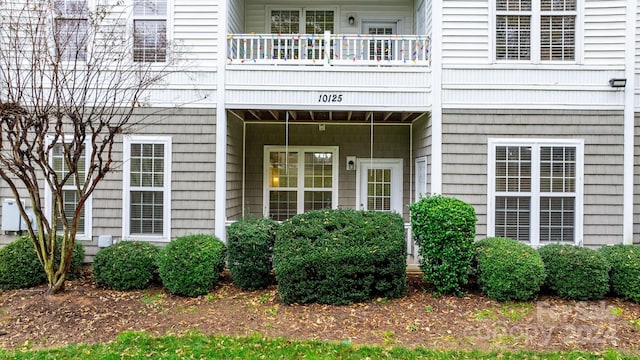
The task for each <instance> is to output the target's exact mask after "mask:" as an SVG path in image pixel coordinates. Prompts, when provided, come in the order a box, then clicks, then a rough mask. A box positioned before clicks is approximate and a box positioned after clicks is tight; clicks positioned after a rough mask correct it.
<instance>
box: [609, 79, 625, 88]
mask: <svg viewBox="0 0 640 360" xmlns="http://www.w3.org/2000/svg"><path fill="white" fill-rule="evenodd" d="M609 86H611V87H612V88H623V87H625V86H627V79H609Z"/></svg>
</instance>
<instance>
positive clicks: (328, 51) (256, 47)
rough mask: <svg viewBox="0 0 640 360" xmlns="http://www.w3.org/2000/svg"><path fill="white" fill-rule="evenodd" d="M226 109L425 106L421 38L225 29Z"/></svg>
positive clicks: (426, 61) (427, 80) (426, 63)
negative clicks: (246, 31) (269, 32)
mask: <svg viewBox="0 0 640 360" xmlns="http://www.w3.org/2000/svg"><path fill="white" fill-rule="evenodd" d="M227 41H228V54H227V65H226V69H227V71H226V80H225V83H226V85H225V86H226V87H225V94H226V104H227V108H229V109H244V110H247V109H249V110H250V109H253V110H255V111H254V113H257V111H258V110H268V111H273V110H287V111H292V110H304V111H320V112H322V111H346V112H349V111H363V112H370V111H385V112H417V113H422V112H426V111H429V110H430V106H431V68H430V53H431V48H430V39H429V37H428V36H425V35H367V34H356V35H340V34H331V33H329V32H326V33H324V34H323V35H312V34H287V35H285V34H230V35H228V36H227Z"/></svg>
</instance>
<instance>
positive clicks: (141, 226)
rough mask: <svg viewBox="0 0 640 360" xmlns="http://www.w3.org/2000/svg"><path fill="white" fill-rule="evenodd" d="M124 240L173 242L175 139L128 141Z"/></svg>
mask: <svg viewBox="0 0 640 360" xmlns="http://www.w3.org/2000/svg"><path fill="white" fill-rule="evenodd" d="M123 199H124V208H123V217H122V218H123V231H124V234H123V237H124V238H125V239H139V240H151V241H169V240H170V229H171V224H170V219H171V217H170V212H171V137H167V136H131V137H127V138H125V141H124V193H123Z"/></svg>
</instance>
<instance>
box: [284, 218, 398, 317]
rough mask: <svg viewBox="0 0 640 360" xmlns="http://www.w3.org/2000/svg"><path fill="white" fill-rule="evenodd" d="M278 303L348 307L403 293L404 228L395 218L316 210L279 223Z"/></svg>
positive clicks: (395, 296)
mask: <svg viewBox="0 0 640 360" xmlns="http://www.w3.org/2000/svg"><path fill="white" fill-rule="evenodd" d="M273 257H274V271H275V276H276V280H277V282H278V292H279V293H280V297H281V298H282V301H284V302H285V303H287V304H290V303H294V302H297V303H309V302H318V303H324V304H336V305H341V304H350V303H353V302H360V301H366V300H369V299H371V298H373V297H384V298H398V297H402V296H404V295H405V293H406V290H407V274H406V267H407V250H406V243H405V237H404V224H403V221H402V217H401V216H400V215H398V214H391V213H383V212H373V211H355V210H346V209H343V210H317V211H310V212H307V213H304V214H299V215H296V216H294V217H293V218H291V219H289V220H287V221H285V222H284V223H283V224H282V225H281V226H280V229H279V230H278V234H277V236H276V242H275V246H274V255H273Z"/></svg>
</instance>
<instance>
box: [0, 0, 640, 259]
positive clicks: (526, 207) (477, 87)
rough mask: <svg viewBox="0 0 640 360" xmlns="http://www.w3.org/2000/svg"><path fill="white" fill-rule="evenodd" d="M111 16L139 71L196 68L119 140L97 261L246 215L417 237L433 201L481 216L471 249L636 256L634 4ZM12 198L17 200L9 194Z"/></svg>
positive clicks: (104, 193)
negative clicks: (179, 63) (333, 214)
mask: <svg viewBox="0 0 640 360" xmlns="http://www.w3.org/2000/svg"><path fill="white" fill-rule="evenodd" d="M89 6H91V4H89ZM118 9H120V11H121V12H122V13H124V14H125V16H123V18H125V19H127V20H126V24H124V26H125V28H126V29H137V28H140V29H144V35H139V33H138V32H134V51H133V53H132V54H131V56H132V58H133V59H134V60H135V61H140V62H150V63H160V64H165V63H168V62H170V61H171V60H172V59H182V60H183V64H184V61H186V62H187V63H188V66H186V67H184V66H183V68H181V69H180V71H176V72H175V73H172V74H171V75H170V76H169V77H168V78H167V81H166V83H165V84H163V86H161V87H158V88H157V89H154V90H153V91H152V92H151V93H150V94H149V97H148V99H149V106H148V107H145V108H144V109H141V110H140V111H141V112H149V113H148V114H147V115H149V114H151V115H150V116H145V120H144V123H143V124H141V125H143V126H139V128H138V129H137V130H136V131H135V132H134V133H133V134H132V135H130V136H125V137H122V139H120V141H119V142H118V143H117V154H116V155H117V161H118V162H119V164H120V165H119V166H116V167H115V169H114V171H112V173H111V174H110V175H108V177H107V178H106V179H105V180H104V181H103V182H102V183H101V185H100V186H99V188H98V189H97V190H96V191H95V193H94V195H93V197H92V201H91V203H90V206H88V207H87V209H85V226H84V228H83V233H82V234H81V235H80V236H79V237H78V238H79V240H81V241H83V242H84V244H85V247H86V249H87V254H88V255H89V256H92V255H94V254H95V253H96V252H97V251H98V249H99V248H100V246H104V245H106V244H108V243H110V242H113V241H121V240H123V239H139V240H147V241H151V242H154V243H158V244H162V243H166V242H168V241H170V240H171V239H174V238H176V237H178V236H181V235H185V234H189V233H199V232H206V233H214V234H216V235H217V236H218V237H220V238H223V239H224V238H225V233H226V226H227V225H228V223H229V222H232V221H236V220H239V219H241V218H243V217H245V216H258V217H261V216H267V217H272V218H274V219H276V220H285V219H287V218H289V217H291V216H293V215H295V214H297V213H301V212H304V211H308V210H312V209H320V208H328V207H329V208H354V209H365V210H380V211H396V212H399V213H400V214H402V215H403V217H404V218H405V221H406V222H407V223H408V222H409V213H408V205H409V204H410V203H411V202H413V201H415V200H416V199H418V198H419V197H420V196H423V195H428V194H443V195H446V196H455V197H457V198H459V199H461V200H463V201H465V202H468V203H470V204H471V205H473V207H474V208H475V210H476V213H477V215H478V224H477V237H478V238H482V237H485V236H506V237H511V238H515V239H518V240H521V241H523V242H526V243H528V244H531V245H533V246H540V245H544V244H546V243H550V242H554V243H555V242H562V243H570V244H576V245H580V246H589V247H598V246H602V245H607V244H617V243H640V92H639V91H638V89H639V88H640V84H639V83H640V81H638V80H640V79H639V77H638V74H640V70H639V69H640V66H639V65H640V42H638V40H637V39H638V38H639V37H640V34H638V32H640V30H638V29H640V22H639V19H638V18H639V16H638V14H639V13H640V8H639V7H638V4H637V1H635V0H631V1H622V0H620V1H603V0H597V1H596V0H553V1H551V0H515V1H504V0H459V1H444V0H399V1H398V0H394V1H388V0H370V1H362V2H359V1H342V0H337V1H326V0H308V1H303V2H300V1H292V0H283V1H271V0H226V1H220V0H216V1H203V0H190V1H178V0H126V1H125V4H123V5H122V6H120V7H118ZM141 9H142V10H141ZM127 12H128V13H127ZM121 15H122V14H121ZM136 36H139V37H140V38H139V39H136ZM136 41H140V43H141V44H142V43H144V44H143V45H141V46H139V47H137V48H136V46H135V44H136ZM135 49H137V50H135ZM622 83H624V84H622ZM141 115H142V114H141ZM145 161H150V162H153V163H154V164H155V163H157V164H162V166H157V167H154V168H153V169H152V170H149V171H150V172H151V174H152V175H161V178H162V179H163V181H161V182H160V183H153V182H152V183H150V184H149V183H145V182H144V181H140V180H139V179H140V178H141V177H142V175H143V174H142V173H144V172H145V171H146V170H144V169H142V168H141V167H139V166H138V164H142V163H144V162H145ZM149 171H146V172H147V173H148V172H149ZM0 197H2V198H3V199H7V201H10V200H11V199H10V198H11V197H12V195H11V193H10V191H9V189H7V188H6V187H5V186H2V184H0ZM3 205H4V204H3ZM4 215H5V212H3V216H4ZM407 233H408V239H409V240H408V245H407V248H408V251H409V255H410V261H413V255H415V247H414V245H413V243H412V241H411V240H410V229H409V227H408V225H407ZM14 235H15V234H13V233H12V232H5V234H3V235H2V240H1V241H2V242H7V241H10V240H11V239H12V238H13V236H14Z"/></svg>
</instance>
